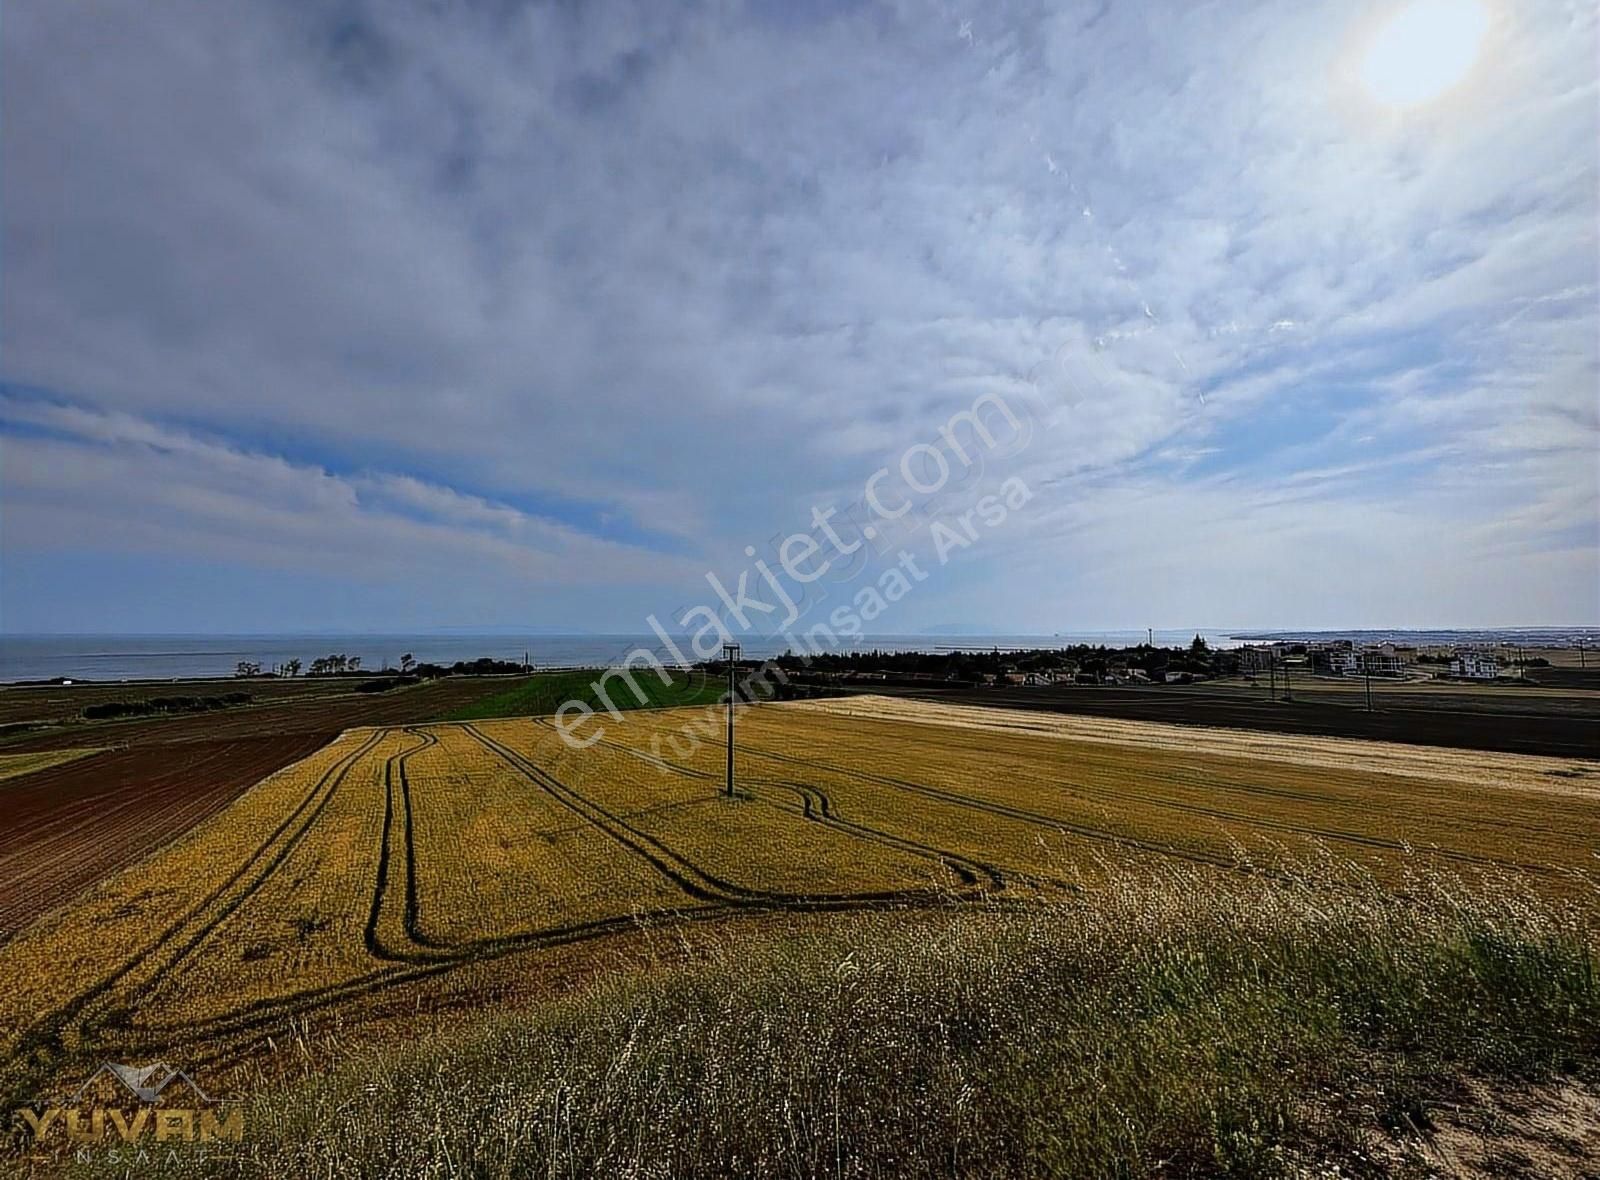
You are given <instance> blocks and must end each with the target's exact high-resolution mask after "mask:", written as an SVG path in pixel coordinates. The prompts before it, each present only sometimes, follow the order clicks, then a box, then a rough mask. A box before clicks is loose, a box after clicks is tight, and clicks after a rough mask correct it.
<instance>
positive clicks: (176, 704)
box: [82, 692, 254, 721]
mask: <svg viewBox="0 0 1600 1180" xmlns="http://www.w3.org/2000/svg"><path fill="white" fill-rule="evenodd" d="M253 699H254V698H253V697H252V696H251V695H250V694H249V693H247V692H228V693H223V694H221V695H220V696H210V697H150V698H149V699H148V700H143V701H101V702H100V703H99V704H94V705H85V706H84V707H83V714H82V715H83V718H84V720H86V721H103V720H105V719H106V718H108V717H146V716H149V715H151V714H153V713H209V712H212V711H213V710H215V709H231V708H233V707H234V706H236V705H248V704H249V703H250V702H251V701H252V700H253Z"/></svg>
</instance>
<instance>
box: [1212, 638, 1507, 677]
mask: <svg viewBox="0 0 1600 1180" xmlns="http://www.w3.org/2000/svg"><path fill="white" fill-rule="evenodd" d="M1233 655H1235V656H1236V657H1238V660H1239V670H1240V671H1241V672H1244V673H1246V674H1247V675H1257V674H1259V675H1267V674H1268V673H1269V672H1270V671H1271V670H1273V669H1284V668H1287V669H1289V670H1290V671H1291V672H1294V671H1299V672H1309V673H1311V674H1312V675H1320V676H1384V677H1388V678H1391V679H1393V678H1398V677H1402V676H1406V675H1409V674H1411V673H1412V672H1413V671H1414V670H1417V669H1420V668H1422V667H1424V666H1426V667H1427V668H1428V670H1429V671H1431V672H1432V674H1433V675H1436V676H1438V675H1444V676H1451V677H1455V678H1457V679H1461V680H1494V679H1496V678H1498V677H1499V676H1500V675H1501V671H1500V662H1499V660H1498V659H1496V657H1495V655H1494V653H1493V652H1488V651H1480V650H1476V649H1469V648H1418V647H1413V646H1409V645H1406V644H1396V643H1367V644H1356V643H1354V642H1352V641H1351V640H1348V639H1343V640H1335V641H1333V642H1330V643H1269V644H1253V645H1250V646H1247V647H1241V648H1237V649H1235V651H1234V652H1233Z"/></svg>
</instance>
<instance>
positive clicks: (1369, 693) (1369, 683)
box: [1365, 661, 1372, 713]
mask: <svg viewBox="0 0 1600 1180" xmlns="http://www.w3.org/2000/svg"><path fill="white" fill-rule="evenodd" d="M1365 663H1366V666H1367V712H1369V713H1370V712H1372V663H1371V661H1365Z"/></svg>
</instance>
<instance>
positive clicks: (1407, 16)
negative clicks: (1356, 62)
mask: <svg viewBox="0 0 1600 1180" xmlns="http://www.w3.org/2000/svg"><path fill="white" fill-rule="evenodd" d="M1488 31H1489V10H1488V8H1487V6H1486V5H1485V4H1484V3H1482V0H1412V3H1410V4H1408V5H1406V7H1404V8H1402V9H1401V10H1400V11H1399V12H1397V13H1396V14H1395V15H1394V16H1393V17H1391V18H1390V19H1389V22H1388V24H1386V25H1384V26H1383V28H1382V29H1380V30H1379V31H1378V35H1377V36H1376V37H1374V38H1373V40H1372V44H1371V46H1370V47H1369V48H1368V49H1367V55H1366V59H1365V60H1364V61H1363V62H1362V63H1361V80H1362V82H1363V83H1364V84H1365V85H1366V88H1367V89H1368V90H1369V91H1370V92H1371V93H1372V96H1373V97H1374V98H1376V99H1377V100H1378V101H1379V102H1384V103H1388V104H1390V105H1391V106H1400V107H1408V106H1415V105H1416V104H1418V103H1424V102H1428V101H1429V100H1430V99H1433V98H1437V97H1438V96H1439V95H1441V94H1443V93H1444V92H1445V91H1446V90H1449V89H1450V88H1451V87H1452V86H1454V85H1455V84H1456V83H1457V82H1459V81H1461V80H1462V79H1463V78H1465V77H1466V76H1467V72H1468V71H1469V70H1471V69H1472V64H1473V63H1474V62H1475V61H1477V60H1478V50H1479V48H1480V47H1481V46H1482V44H1483V37H1484V34H1485V33H1487V32H1488Z"/></svg>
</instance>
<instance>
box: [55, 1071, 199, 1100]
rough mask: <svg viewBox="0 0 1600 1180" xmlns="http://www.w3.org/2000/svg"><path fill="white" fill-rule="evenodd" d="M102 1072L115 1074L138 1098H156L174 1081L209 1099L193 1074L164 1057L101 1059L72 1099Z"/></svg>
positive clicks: (110, 1074) (78, 1096)
mask: <svg viewBox="0 0 1600 1180" xmlns="http://www.w3.org/2000/svg"><path fill="white" fill-rule="evenodd" d="M102 1076H109V1077H112V1078H115V1079H116V1080H117V1081H118V1082H120V1083H122V1085H123V1086H125V1087H127V1088H128V1089H129V1090H131V1091H132V1092H133V1093H134V1094H135V1095H136V1096H137V1097H138V1099H139V1101H140V1102H151V1103H153V1102H155V1101H156V1100H157V1099H159V1098H160V1097H161V1094H162V1091H164V1090H166V1089H167V1087H169V1086H171V1085H172V1084H173V1083H175V1082H181V1083H183V1084H184V1085H186V1086H188V1087H189V1089H190V1090H192V1091H193V1092H194V1094H195V1096H196V1097H198V1098H199V1099H200V1101H202V1102H210V1101H211V1099H210V1097H208V1096H207V1094H206V1092H205V1091H204V1090H202V1089H201V1088H200V1087H199V1086H198V1085H196V1084H195V1080H194V1079H193V1078H191V1077H190V1076H189V1075H188V1074H186V1073H184V1072H183V1070H181V1069H173V1068H172V1066H170V1065H168V1064H167V1063H166V1062H165V1061H157V1062H155V1063H154V1064H152V1065H118V1064H117V1063H116V1062H113V1061H104V1062H101V1064H100V1068H99V1069H97V1070H95V1071H94V1073H92V1074H91V1075H89V1079H88V1081H86V1082H84V1083H83V1085H81V1086H79V1087H78V1092H77V1093H76V1094H74V1095H73V1101H77V1100H78V1099H79V1098H81V1097H82V1096H83V1092H84V1091H85V1090H87V1089H88V1088H89V1087H90V1086H92V1085H93V1084H94V1083H95V1081H96V1079H98V1078H100V1077H102Z"/></svg>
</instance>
